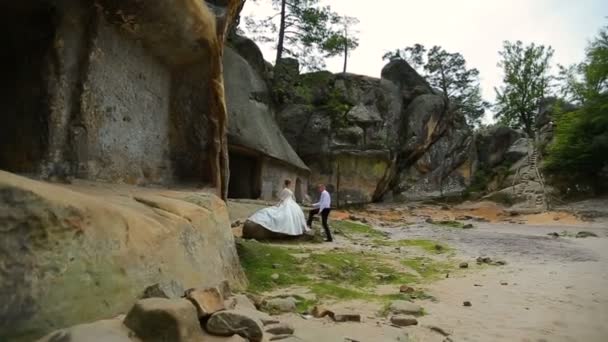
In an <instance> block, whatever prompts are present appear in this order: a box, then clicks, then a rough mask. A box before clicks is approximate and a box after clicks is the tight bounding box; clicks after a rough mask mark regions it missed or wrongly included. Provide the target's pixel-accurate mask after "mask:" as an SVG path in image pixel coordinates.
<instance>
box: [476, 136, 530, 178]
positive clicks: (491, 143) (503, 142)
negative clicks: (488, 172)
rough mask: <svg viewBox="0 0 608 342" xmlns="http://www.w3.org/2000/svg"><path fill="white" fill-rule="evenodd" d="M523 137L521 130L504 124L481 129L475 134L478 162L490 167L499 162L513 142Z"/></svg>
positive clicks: (503, 158) (502, 159)
mask: <svg viewBox="0 0 608 342" xmlns="http://www.w3.org/2000/svg"><path fill="white" fill-rule="evenodd" d="M524 137H525V136H524V134H523V133H522V132H519V131H516V130H514V129H511V128H509V127H504V126H494V127H490V128H488V129H486V130H484V131H481V132H480V133H479V134H478V135H477V136H476V144H477V156H478V160H479V163H480V164H481V165H483V166H486V167H490V168H492V167H494V166H497V165H499V164H501V163H502V162H503V161H504V160H505V155H506V154H507V151H508V150H509V148H510V147H511V146H513V143H515V142H516V141H517V140H519V139H520V138H524Z"/></svg>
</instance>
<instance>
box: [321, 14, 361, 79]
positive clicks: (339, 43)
mask: <svg viewBox="0 0 608 342" xmlns="http://www.w3.org/2000/svg"><path fill="white" fill-rule="evenodd" d="M358 23H359V19H357V18H354V17H348V16H344V17H341V18H340V19H339V22H338V25H337V26H338V28H341V30H336V31H334V32H333V33H332V34H331V35H330V36H329V37H328V38H327V39H326V40H325V42H324V43H323V47H322V50H323V51H324V52H325V57H334V56H338V55H340V54H341V55H342V56H344V66H343V68H342V72H343V73H346V69H347V66H348V56H349V54H350V52H351V51H353V50H355V49H356V48H357V47H358V46H359V38H357V36H356V32H355V31H354V28H353V27H354V26H355V25H357V24H358Z"/></svg>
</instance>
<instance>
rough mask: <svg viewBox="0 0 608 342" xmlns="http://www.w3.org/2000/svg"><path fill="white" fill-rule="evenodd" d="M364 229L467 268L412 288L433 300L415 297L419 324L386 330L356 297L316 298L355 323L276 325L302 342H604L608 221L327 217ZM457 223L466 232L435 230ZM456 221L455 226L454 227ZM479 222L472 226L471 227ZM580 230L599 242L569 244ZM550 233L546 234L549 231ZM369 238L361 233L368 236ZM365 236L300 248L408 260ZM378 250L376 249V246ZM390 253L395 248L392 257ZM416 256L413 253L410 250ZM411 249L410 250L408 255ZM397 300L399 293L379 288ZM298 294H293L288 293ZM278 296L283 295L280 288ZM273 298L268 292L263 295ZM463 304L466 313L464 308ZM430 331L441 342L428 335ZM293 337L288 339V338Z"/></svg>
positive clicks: (382, 214)
mask: <svg viewBox="0 0 608 342" xmlns="http://www.w3.org/2000/svg"><path fill="white" fill-rule="evenodd" d="M336 218H337V219H348V218H351V219H357V220H363V221H365V222H368V223H370V224H371V225H372V226H374V228H376V229H377V230H379V231H381V232H383V233H384V234H386V235H387V236H388V237H389V240H388V241H391V242H394V241H402V240H415V241H426V240H428V241H438V242H440V243H442V244H446V245H447V246H449V247H450V248H451V249H450V253H444V254H440V255H432V256H431V257H432V258H434V259H437V258H449V260H451V261H452V262H457V263H458V262H461V261H467V262H468V264H469V268H468V269H465V270H461V269H455V270H453V271H452V272H450V274H449V278H445V277H442V278H443V279H441V280H438V281H434V282H432V283H422V284H419V285H417V286H419V287H420V288H421V289H422V290H424V291H425V292H426V293H428V294H429V295H431V296H433V297H434V298H435V299H436V300H434V301H432V300H416V301H415V302H416V303H417V304H420V305H421V306H423V307H424V309H425V315H424V316H422V317H419V318H418V321H419V325H418V326H414V327H407V328H398V327H394V326H391V324H390V322H389V320H388V317H383V316H382V315H379V314H378V312H379V310H380V309H381V304H378V303H373V302H367V301H361V300H347V301H340V300H333V301H332V300H329V301H327V300H324V301H323V303H324V304H326V305H331V306H333V307H334V308H338V309H344V310H346V311H349V312H357V313H360V314H361V315H362V318H363V322H362V323H334V322H332V321H331V320H328V319H314V318H312V319H304V318H302V316H300V315H297V314H287V315H283V316H281V319H282V320H284V321H287V322H289V323H290V324H292V325H293V326H294V327H295V328H296V335H295V336H296V337H297V338H299V340H304V341H315V342H321V341H328V342H329V341H361V342H363V341H431V342H432V341H450V340H452V341H534V342H537V341H598V342H599V341H607V340H608V325H606V322H608V224H606V223H605V222H593V223H589V222H582V221H580V220H578V219H577V218H576V217H574V216H573V215H570V214H567V213H563V212H560V213H545V214H540V215H527V216H523V215H514V214H512V213H509V212H507V211H504V210H503V209H501V208H499V207H496V206H494V205H487V204H485V205H484V204H481V205H479V204H468V205H465V206H460V207H456V208H445V207H444V208H441V207H437V206H409V207H407V206H405V207H402V208H396V207H389V206H374V207H370V208H368V209H367V210H366V211H359V212H350V213H347V212H338V213H336V215H334V219H336ZM456 218H459V219H461V220H460V222H462V223H464V224H466V223H472V224H473V225H474V228H473V229H462V227H460V226H459V227H458V228H454V227H447V226H444V225H441V224H438V221H440V220H454V219H456ZM462 219H464V220H462ZM480 221H481V222H480ZM580 231H588V232H592V233H594V234H596V235H597V236H598V237H590V238H575V235H576V233H578V232H580ZM554 232H556V233H559V234H560V235H561V236H559V237H555V236H551V235H548V234H549V233H554ZM368 235H369V234H368ZM370 241H375V240H374V239H372V237H369V236H368V237H367V240H365V239H364V240H363V242H362V240H353V239H350V238H348V236H345V235H337V239H336V242H335V243H332V244H322V245H301V246H304V247H305V248H308V249H309V250H312V251H313V252H314V251H315V250H316V251H327V250H334V249H339V250H344V251H349V252H355V253H359V252H361V253H365V252H367V251H373V252H374V253H379V254H380V255H386V256H388V257H389V258H394V259H399V258H403V257H415V256H416V255H412V254H411V253H416V252H412V250H410V249H407V250H401V251H399V250H398V249H397V248H394V245H388V243H385V244H384V245H382V244H381V245H377V244H375V243H373V242H370ZM376 243H378V242H376ZM396 250H397V251H396ZM414 250H416V249H414ZM416 251H417V250H416ZM480 256H487V257H491V258H493V259H494V260H496V259H501V260H505V261H507V265H505V266H499V267H498V266H489V265H477V264H476V262H475V260H476V258H477V257H480ZM377 289H378V290H377V291H379V292H383V291H384V292H386V293H398V286H396V285H394V284H393V285H383V286H378V288H377ZM296 292H297V291H296ZM284 293H289V290H287V292H284ZM270 294H272V293H270ZM464 301H469V302H471V304H472V306H471V307H465V306H463V302H464ZM430 326H439V327H441V328H442V329H443V330H445V331H447V332H449V333H450V335H449V337H446V336H443V335H442V334H439V333H437V332H435V331H433V330H431V329H429V327H430ZM294 340H297V339H294Z"/></svg>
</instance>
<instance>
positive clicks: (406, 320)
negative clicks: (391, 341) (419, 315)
mask: <svg viewBox="0 0 608 342" xmlns="http://www.w3.org/2000/svg"><path fill="white" fill-rule="evenodd" d="M391 323H392V324H394V325H396V326H398V327H409V326H410V325H418V320H417V319H416V318H415V317H413V316H405V315H396V316H392V317H391Z"/></svg>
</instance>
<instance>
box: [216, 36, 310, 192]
mask: <svg viewBox="0 0 608 342" xmlns="http://www.w3.org/2000/svg"><path fill="white" fill-rule="evenodd" d="M230 44H231V46H234V48H233V47H227V48H226V53H225V55H224V70H225V74H224V77H225V85H226V101H227V105H228V113H229V119H230V124H229V126H228V143H229V149H230V157H231V162H232V163H233V164H234V166H235V167H232V168H231V172H232V175H231V185H230V188H229V190H230V191H229V196H230V197H231V198H261V199H264V200H273V199H277V195H278V193H279V192H280V191H281V190H282V189H283V182H284V180H285V179H291V180H292V182H293V185H294V186H295V188H296V191H295V192H296V194H299V195H300V196H299V197H300V198H298V199H299V200H300V201H301V200H302V199H303V196H302V194H303V193H305V192H306V188H307V187H308V174H309V169H308V167H307V166H306V164H304V162H302V160H301V159H300V157H299V156H298V154H297V153H296V152H295V151H294V150H293V148H292V146H291V145H290V144H289V143H288V142H287V140H286V139H285V137H284V136H283V133H282V132H281V129H280V128H279V126H278V125H277V123H276V120H275V113H274V109H273V107H272V102H271V98H270V91H269V89H268V83H267V82H268V80H267V79H266V75H267V72H268V66H267V65H266V64H265V62H264V59H263V58H262V53H261V52H260V50H259V49H258V47H257V46H256V45H255V43H253V42H252V41H250V40H249V39H247V38H244V37H239V36H236V37H234V38H233V40H232V41H231V42H230ZM297 180H299V182H298V181H297Z"/></svg>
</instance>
